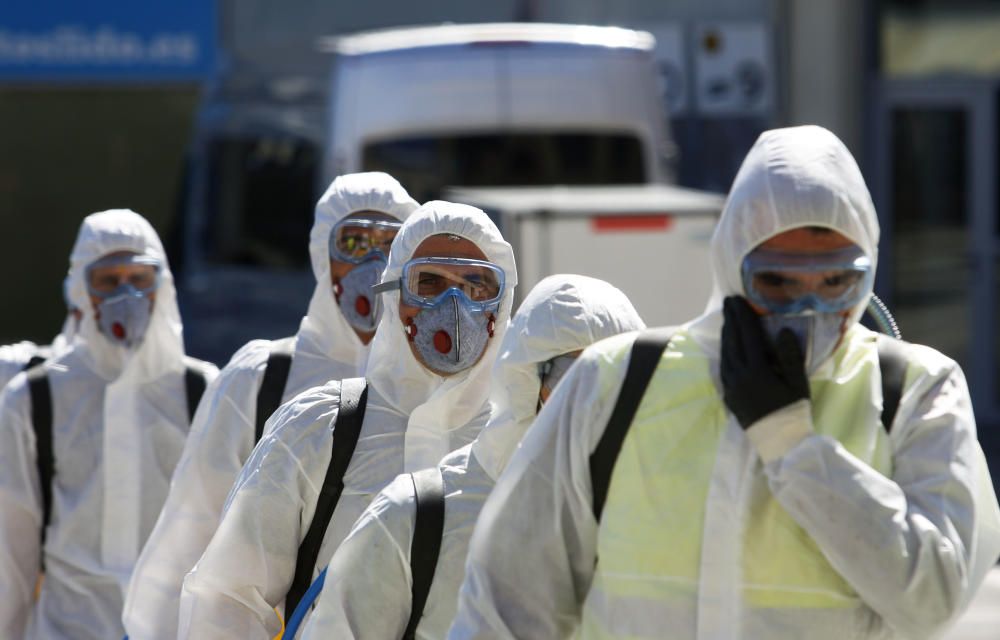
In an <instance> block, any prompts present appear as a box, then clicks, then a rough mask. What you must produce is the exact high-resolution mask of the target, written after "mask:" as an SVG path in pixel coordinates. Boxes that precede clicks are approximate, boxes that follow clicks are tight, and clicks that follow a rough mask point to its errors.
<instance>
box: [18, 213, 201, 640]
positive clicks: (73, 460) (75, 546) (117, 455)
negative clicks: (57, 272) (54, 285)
mask: <svg viewBox="0 0 1000 640" xmlns="http://www.w3.org/2000/svg"><path fill="white" fill-rule="evenodd" d="M116 251H132V252H135V253H139V254H143V255H147V256H152V257H155V258H157V259H159V260H161V261H162V271H161V282H160V287H159V289H158V290H157V293H156V302H155V304H154V307H153V313H152V319H151V322H150V326H149V329H148V331H147V333H146V337H145V339H144V340H143V342H142V343H141V344H140V345H139V346H138V347H137V348H136V349H135V350H134V351H128V350H126V349H124V348H122V347H120V346H118V345H115V344H112V343H111V342H110V341H109V340H107V339H106V338H105V337H104V336H103V335H101V334H100V333H99V332H98V329H97V325H96V323H95V321H94V311H93V307H92V305H91V303H90V300H89V298H88V297H87V293H86V287H85V281H84V277H85V273H84V272H85V269H86V267H87V266H88V265H89V264H91V263H92V262H94V261H95V260H96V259H98V258H100V257H102V256H105V255H107V254H109V253H112V252H116ZM69 279H70V283H71V286H70V294H71V299H72V300H71V301H72V304H73V306H74V307H75V308H77V309H79V310H81V312H82V313H83V318H82V322H81V324H80V330H79V333H77V334H76V335H75V336H74V338H73V341H72V345H71V346H70V347H69V349H68V351H66V352H65V353H63V354H62V355H61V356H58V357H56V358H54V359H52V360H49V361H48V362H46V363H45V365H44V367H45V369H46V371H47V372H48V377H49V381H50V385H51V389H52V415H53V425H52V426H53V443H54V445H53V446H54V455H55V461H56V467H55V477H54V480H53V503H52V521H51V523H50V525H49V527H48V535H47V539H46V543H45V549H44V551H45V574H46V575H45V582H44V585H43V587H42V590H41V596H40V599H39V600H38V602H37V603H35V602H34V596H33V591H34V586H35V581H36V578H37V576H38V573H39V562H38V559H39V555H40V552H41V550H40V549H39V542H40V535H39V530H40V525H41V516H42V512H41V509H42V505H41V488H40V485H39V478H38V471H37V467H36V444H35V436H34V430H33V427H32V423H31V403H30V397H29V393H28V388H27V384H26V376H25V375H24V374H19V375H18V376H17V377H16V378H15V379H14V380H13V381H12V382H11V383H10V384H9V385H8V387H7V389H6V390H5V391H4V393H3V395H2V396H0V637H3V638H38V639H42V638H44V639H47V640H52V639H59V638H67V639H68V638H73V639H87V638H113V637H118V636H121V635H122V634H123V633H124V631H123V629H122V625H121V621H120V618H121V607H122V601H123V599H124V596H125V587H126V585H127V583H128V580H129V576H130V574H131V571H132V567H133V564H134V563H135V560H136V557H137V556H138V553H139V549H140V547H141V546H142V543H143V542H144V541H145V539H146V537H147V536H148V535H149V532H150V530H151V529H152V527H153V523H154V522H155V520H156V516H157V514H158V513H159V510H160V506H161V505H162V504H163V500H164V498H165V497H166V495H167V486H168V482H169V479H170V474H171V473H172V471H173V468H174V465H175V464H176V462H177V460H178V458H179V457H180V453H181V448H182V447H183V444H184V439H185V437H186V435H187V433H188V428H189V418H188V409H187V397H186V393H185V386H184V369H185V364H187V365H189V366H196V367H198V368H200V369H201V371H202V372H203V373H204V374H205V377H206V378H207V380H208V381H211V379H212V378H213V377H214V376H215V374H216V369H215V367H214V366H212V365H210V364H207V363H198V362H197V361H194V360H193V359H190V358H185V357H184V352H183V346H182V341H181V323H180V316H179V314H178V312H177V304H176V300H175V292H174V285H173V277H172V276H171V274H170V268H169V265H167V262H166V256H165V255H164V253H163V247H162V246H161V244H160V241H159V238H158V237H157V235H156V233H155V231H154V230H153V228H152V227H151V226H150V225H149V223H148V222H146V220H145V219H143V218H142V217H141V216H139V215H138V214H136V213H134V212H132V211H126V210H112V211H105V212H102V213H96V214H93V215H91V216H88V217H87V218H86V219H85V220H84V221H83V224H82V226H81V228H80V232H79V235H78V236H77V241H76V244H75V246H74V248H73V253H72V256H71V263H70V276H69ZM25 627H27V630H26V631H25Z"/></svg>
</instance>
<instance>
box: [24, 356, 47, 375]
mask: <svg viewBox="0 0 1000 640" xmlns="http://www.w3.org/2000/svg"><path fill="white" fill-rule="evenodd" d="M46 360H48V358H47V357H45V356H42V355H37V354H36V355H33V356H31V358H29V359H28V361H27V362H26V363H24V366H23V367H21V371H27V370H28V369H34V368H35V367H37V366H38V365H40V364H42V363H43V362H45V361H46Z"/></svg>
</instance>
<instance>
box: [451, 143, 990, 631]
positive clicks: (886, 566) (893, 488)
mask: <svg viewBox="0 0 1000 640" xmlns="http://www.w3.org/2000/svg"><path fill="white" fill-rule="evenodd" d="M801 225H820V226H826V227H830V228H833V229H835V230H837V231H839V232H840V233H842V234H844V235H846V236H848V237H849V238H851V239H852V240H854V241H855V242H856V243H857V244H858V245H859V246H861V247H862V248H863V249H864V250H865V252H866V253H867V254H868V255H870V256H871V258H872V259H873V260H874V258H875V252H876V246H877V241H878V225H877V221H876V218H875V212H874V209H873V207H872V205H871V200H870V198H869V196H868V192H867V189H866V188H865V186H864V183H863V181H862V179H861V176H860V173H859V171H858V170H857V167H856V165H855V163H854V161H853V159H852V158H851V157H850V154H849V153H848V152H847V150H846V149H845V148H844V146H843V145H842V144H841V143H840V141H839V140H837V139H836V137H835V136H833V135H832V134H831V133H829V132H828V131H825V130H823V129H820V128H818V127H801V128H792V129H782V130H775V131H769V132H765V133H764V134H762V135H761V137H760V138H759V140H758V141H757V143H756V145H755V146H754V148H753V149H752V150H751V151H750V153H749V155H748V156H747V159H746V161H745V162H744V165H743V167H742V168H741V170H740V172H739V174H738V176H737V178H736V181H735V183H734V185H733V189H732V192H731V194H730V196H729V199H728V201H727V204H726V207H725V208H724V211H723V215H722V219H721V220H720V222H719V225H718V228H717V231H716V234H715V237H714V238H713V243H712V247H713V260H714V262H713V264H714V267H715V293H714V294H713V297H712V300H711V302H710V303H709V305H708V309H707V311H706V313H705V314H704V315H703V316H702V317H700V318H699V319H697V320H696V321H694V322H693V323H692V324H689V325H686V326H684V327H682V328H681V331H682V332H683V333H684V334H685V335H686V336H688V337H690V338H693V339H694V340H695V344H697V345H698V347H699V349H696V350H695V351H699V353H702V354H703V355H702V356H701V357H702V358H703V359H704V360H705V361H707V363H708V366H707V370H706V373H705V376H706V377H710V378H711V379H710V380H708V381H707V382H710V383H711V384H714V385H715V387H716V388H717V389H720V390H721V386H720V383H719V380H718V362H719V342H720V340H719V332H720V329H721V324H722V320H721V312H720V306H721V302H722V299H723V297H724V296H726V295H731V294H739V293H742V291H741V285H740V278H739V264H740V262H741V260H742V257H743V256H744V255H745V254H746V252H748V251H749V250H751V249H752V248H753V247H754V246H755V245H757V244H759V243H760V242H762V241H764V240H766V239H767V238H769V237H771V236H773V235H775V234H777V233H779V232H781V231H784V230H787V229H790V228H793V227H796V226H801ZM859 313H860V312H858V313H856V314H855V318H856V317H857V315H859ZM865 340H867V341H869V342H870V341H871V340H872V334H871V333H870V332H868V331H867V330H866V329H864V328H863V327H861V326H860V325H854V326H853V327H851V329H850V330H849V331H848V333H847V335H846V336H845V339H844V342H845V345H846V344H847V343H851V344H857V341H865ZM632 342H633V338H632V337H630V336H623V337H621V338H613V339H611V340H608V341H604V342H602V343H599V344H598V345H596V346H595V347H593V348H591V349H589V350H587V351H585V352H584V354H583V355H582V356H581V358H580V360H579V362H578V363H577V364H576V365H575V366H574V367H573V369H572V370H571V371H570V372H569V373H568V374H567V376H566V378H565V379H564V380H563V381H562V382H561V383H560V385H559V388H558V389H557V390H556V392H555V393H554V394H553V396H552V397H551V398H550V399H549V402H548V403H547V404H546V405H545V407H544V408H543V410H542V412H541V413H540V414H539V417H538V420H537V421H536V423H535V425H534V426H533V427H532V429H531V431H530V432H529V433H528V435H527V436H526V437H525V439H524V441H523V442H522V443H521V447H520V448H519V450H518V452H517V453H516V454H515V455H514V457H513V458H512V460H511V462H510V464H509V466H508V468H507V469H506V471H505V473H504V475H503V476H502V477H501V478H500V480H499V481H498V483H497V486H496V488H495V489H494V491H493V493H492V494H491V497H490V498H489V500H488V501H487V503H486V505H485V507H484V508H483V512H482V514H481V516H480V520H479V523H478V525H477V527H476V530H475V533H474V535H473V539H472V541H471V543H470V550H469V556H468V560H467V565H466V578H465V582H464V583H463V585H462V588H461V591H460V595H459V604H458V614H457V616H456V619H455V622H454V624H453V627H452V629H451V631H450V634H449V636H448V637H449V638H452V639H454V640H463V639H468V638H524V637H546V638H556V637H568V636H569V635H570V634H572V633H574V632H576V633H579V634H580V637H596V636H599V635H600V632H599V631H595V628H590V629H589V631H588V628H587V625H586V624H584V625H582V626H581V620H584V621H587V620H595V619H596V620H599V621H600V627H602V628H603V629H605V630H606V631H605V633H608V634H609V635H610V636H615V637H621V636H627V637H630V638H659V637H663V635H664V633H665V631H664V630H666V629H669V630H670V631H669V635H670V637H673V638H698V639H703V638H713V639H716V638H717V639H722V638H726V639H732V638H774V637H788V638H791V637H809V638H813V639H817V638H829V639H831V640H833V639H834V638H837V639H840V638H922V637H931V636H933V635H934V634H936V633H939V632H940V630H941V629H942V627H943V626H945V625H946V624H947V622H948V621H949V620H950V619H952V618H953V617H954V616H955V615H956V614H957V613H958V612H959V611H960V610H961V608H962V607H963V606H964V605H965V603H967V602H968V600H969V598H970V597H971V595H972V593H973V592H974V591H975V589H976V588H977V587H978V585H979V583H980V581H981V579H982V575H983V574H984V573H985V568H988V567H989V566H991V565H992V562H993V561H994V560H995V558H996V554H997V551H998V546H997V545H998V542H1000V530H998V525H997V518H998V511H997V504H996V497H995V496H994V495H993V492H992V487H991V486H990V485H989V478H988V474H987V473H986V471H985V467H984V466H983V465H984V461H983V460H982V455H981V452H980V451H979V448H978V444H977V442H976V439H975V421H974V418H973V415H972V408H971V403H970V400H969V395H968V390H967V387H966V384H965V379H964V377H963V375H962V372H961V370H960V369H959V368H958V366H957V365H956V364H955V363H954V362H953V361H951V360H949V359H948V358H946V357H945V356H943V355H941V354H939V353H937V352H935V351H933V350H931V349H929V348H926V347H914V350H913V352H912V354H911V358H912V359H911V361H910V362H911V364H910V370H911V371H913V372H920V373H919V375H918V374H914V375H910V376H908V378H907V386H906V389H905V391H904V393H903V395H902V400H901V403H900V406H899V410H898V413H897V417H896V421H895V427H894V429H893V431H892V432H891V434H890V436H889V442H890V446H891V452H890V453H891V465H892V473H891V476H890V477H886V476H884V475H882V474H881V473H879V472H877V471H876V470H875V469H873V468H872V467H870V466H869V465H868V464H866V463H864V462H862V461H861V460H859V459H858V458H857V457H855V456H854V455H852V454H851V453H850V452H848V451H847V450H846V449H845V448H844V447H843V446H841V444H840V443H839V442H838V441H837V440H836V439H834V438H831V437H828V436H821V435H817V434H815V433H810V434H807V435H804V437H799V436H800V435H801V433H799V434H796V435H795V436H794V437H793V438H792V437H790V440H794V441H795V443H794V444H791V446H790V447H777V449H779V450H782V451H783V454H782V455H780V457H778V458H777V459H775V460H773V461H772V462H770V463H769V464H767V465H762V463H761V462H760V459H759V457H758V454H757V452H756V451H755V449H754V447H753V445H752V444H751V442H750V440H749V439H748V438H747V436H746V434H745V433H744V431H743V430H742V429H741V428H740V427H739V425H738V424H737V423H736V421H735V418H734V417H733V416H732V415H731V414H728V412H726V416H727V417H726V423H725V424H723V425H717V424H716V423H715V422H714V420H715V418H714V417H713V416H714V415H715V413H714V412H711V413H712V415H706V416H705V418H704V420H705V423H704V424H703V425H698V427H697V428H698V429H708V428H721V429H722V438H721V440H720V441H719V443H718V447H717V449H716V450H714V451H712V450H707V451H705V452H704V454H705V455H707V456H711V457H713V458H714V466H713V467H712V471H711V481H710V484H709V486H708V493H707V498H706V502H705V519H704V524H703V529H702V540H701V544H700V548H701V550H702V552H701V556H700V558H699V560H698V563H699V569H698V571H697V574H696V575H697V576H698V578H697V585H696V589H695V590H694V591H693V593H694V595H693V596H691V597H689V596H687V595H686V594H687V593H688V591H687V590H686V589H683V588H677V589H676V591H674V592H671V591H670V589H669V586H668V585H666V583H664V586H663V587H661V590H660V591H658V593H660V594H664V593H675V594H676V595H674V596H662V597H658V598H656V599H654V600H648V599H643V598H642V596H636V597H635V598H634V599H631V600H628V601H623V600H621V599H619V600H602V599H601V598H600V596H598V597H592V596H594V595H595V594H594V593H593V591H591V584H592V580H593V578H594V575H595V561H596V560H597V558H596V545H597V541H598V533H599V528H598V523H597V522H596V521H595V518H594V514H593V511H592V501H593V496H592V489H591V478H590V468H589V464H588V463H589V457H590V455H591V453H592V452H593V451H594V448H595V447H596V446H597V443H598V442H599V441H600V438H601V436H602V434H603V432H604V428H605V426H606V423H607V420H608V418H609V416H610V413H611V411H612V409H613V405H614V400H615V398H616V397H617V395H618V392H619V390H620V388H621V385H622V379H623V377H624V373H625V369H626V367H627V366H628V355H627V354H628V350H629V348H630V347H631V344H632ZM845 348H846V346H844V345H842V346H841V347H839V348H838V351H840V350H842V349H845ZM672 357H681V351H680V350H679V349H678V348H677V347H675V346H671V347H670V349H669V350H668V352H667V354H666V355H665V359H666V360H669V359H670V358H672ZM832 363H833V359H831V360H829V361H827V363H826V365H825V366H823V367H820V368H819V370H818V371H816V372H815V373H814V374H813V375H812V377H811V378H810V381H811V383H814V384H815V383H816V382H817V381H818V380H829V381H836V383H837V384H843V383H847V382H849V380H847V379H846V376H847V375H848V374H847V373H846V372H842V371H837V370H836V369H835V366H834V365H833V364H832ZM876 375H877V374H876ZM838 376H844V377H838ZM870 388H871V397H870V398H868V399H866V400H864V401H862V402H860V403H859V406H857V407H844V411H845V414H844V415H845V416H849V415H864V416H866V417H867V420H869V421H871V422H870V423H866V424H865V425H863V426H862V425H860V424H845V427H846V428H848V429H852V428H864V429H872V428H874V427H875V426H877V427H878V428H881V427H880V425H877V423H875V421H877V420H878V416H879V413H880V410H881V402H882V399H881V391H880V389H881V387H880V386H879V384H878V380H877V377H875V378H873V379H871V380H870ZM668 393H669V389H666V388H656V387H655V386H654V387H652V388H651V389H650V390H649V392H647V398H648V397H650V395H651V394H668ZM660 397H662V396H660ZM814 400H815V398H814ZM678 402H681V400H679V401H678ZM718 402H721V400H720V401H717V404H716V406H718ZM680 406H683V405H680ZM851 410H853V414H852V413H851ZM668 416H669V414H668V415H665V416H664V417H663V418H661V420H662V421H663V425H664V427H667V426H669V425H670V422H669V417H668ZM847 419H848V420H850V418H847ZM786 426H787V425H786ZM783 428H785V427H783ZM627 442H628V439H626V443H627ZM769 451H770V449H769ZM619 462H621V460H620V459H619ZM633 468H634V467H633ZM651 490H652V487H651ZM768 495H772V496H773V497H774V498H775V499H776V500H777V501H778V502H779V503H780V505H781V507H782V509H784V510H785V511H786V512H787V513H788V515H790V516H791V518H792V519H793V520H794V521H795V522H796V523H797V524H798V525H799V526H800V527H801V528H802V529H803V530H804V531H805V532H806V533H807V534H808V536H810V537H811V538H812V539H813V541H814V542H815V543H816V545H818V547H819V549H820V551H821V552H822V554H823V556H825V557H826V558H827V559H828V561H829V563H830V565H831V566H832V567H834V569H835V570H836V572H837V573H839V574H840V576H841V577H843V578H844V580H846V581H847V583H849V585H850V587H851V588H853V589H854V591H856V593H857V598H856V599H855V600H852V601H850V602H849V603H846V604H845V605H844V606H842V607H833V608H825V609H824V608H817V609H812V608H800V609H795V608H782V607H772V608H752V607H749V606H745V603H744V601H743V599H742V594H743V589H744V588H745V586H746V585H744V584H743V582H742V575H741V567H742V566H743V555H742V554H743V549H744V544H745V542H746V541H745V539H744V526H745V524H746V523H747V521H748V520H749V519H750V518H752V517H754V513H752V512H751V499H752V498H753V497H756V498H757V499H758V500H760V499H761V498H762V497H764V496H768ZM640 500H641V496H640V497H637V501H640ZM604 513H605V515H606V514H607V513H608V506H607V505H606V507H605V511H604ZM634 526H635V527H642V526H643V522H641V521H640V522H636V524H635V525H634ZM662 526H670V524H669V523H665V524H663V525H662ZM618 530H619V531H620V530H621V529H618ZM622 544H623V546H626V547H627V545H628V541H624V542H623V543H622ZM614 578H615V580H617V582H616V584H622V582H623V581H626V582H627V581H628V580H629V577H628V576H621V575H618V576H615V577H614ZM636 584H638V583H636ZM677 586H678V587H680V586H681V585H677ZM589 633H593V634H594V635H589ZM601 637H603V636H601Z"/></svg>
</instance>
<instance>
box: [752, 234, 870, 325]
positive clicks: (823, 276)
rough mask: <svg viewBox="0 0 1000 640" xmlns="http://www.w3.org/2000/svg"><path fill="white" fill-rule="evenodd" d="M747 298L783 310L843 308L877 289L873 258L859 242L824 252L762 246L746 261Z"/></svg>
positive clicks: (836, 309) (778, 311) (788, 311)
mask: <svg viewBox="0 0 1000 640" xmlns="http://www.w3.org/2000/svg"><path fill="white" fill-rule="evenodd" d="M742 276H743V290H744V292H745V293H746V296H747V298H748V299H749V300H750V301H751V302H753V303H756V304H757V305H759V306H761V307H764V308H765V309H767V310H768V311H770V312H772V313H777V314H795V313H801V312H803V311H806V310H812V311H818V312H824V313H826V312H840V311H845V310H847V309H850V308H852V307H854V306H855V305H857V304H858V303H860V302H861V301H862V300H863V299H864V298H865V297H866V296H867V295H869V294H870V293H871V289H872V281H873V280H874V277H875V273H874V270H873V269H872V262H871V259H870V258H869V257H868V256H866V255H865V253H864V251H862V250H861V248H859V247H856V246H851V247H847V248H844V249H838V250H836V251H828V252H823V253H790V252H784V251H772V250H767V249H756V250H754V251H751V252H750V253H749V254H748V255H747V257H746V258H744V260H743V267H742Z"/></svg>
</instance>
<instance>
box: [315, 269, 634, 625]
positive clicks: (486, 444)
mask: <svg viewBox="0 0 1000 640" xmlns="http://www.w3.org/2000/svg"><path fill="white" fill-rule="evenodd" d="M644 327H645V325H644V324H643V322H642V320H641V319H640V318H639V314H638V313H637V312H636V310H635V308H634V307H633V306H632V303H631V302H629V300H628V298H627V297H625V294H624V293H622V292H621V291H619V290H618V289H616V288H615V287H613V286H612V285H610V284H608V283H606V282H604V281H602V280H596V279H594V278H588V277H585V276H576V275H554V276H549V277H547V278H545V279H543V280H542V281H541V282H539V283H538V284H537V285H536V286H535V287H534V288H533V289H532V290H531V292H530V293H529V294H528V295H527V296H526V297H525V299H524V302H522V303H521V306H520V308H519V309H518V311H517V313H516V314H515V315H514V319H513V320H512V321H511V326H510V328H509V329H508V330H507V334H506V335H505V336H504V340H503V344H502V345H501V347H500V355H499V357H498V358H497V361H496V364H495V365H494V367H493V387H492V392H491V396H490V404H491V405H492V410H491V416H490V421H489V423H488V424H487V425H486V427H484V429H483V431H482V432H481V433H480V434H479V437H478V438H476V441H475V442H473V443H472V445H470V446H467V447H463V448H462V449H459V450H458V451H455V452H452V453H450V454H448V455H447V456H446V457H445V458H444V459H443V460H442V461H441V462H440V463H438V468H439V469H440V470H441V475H442V478H443V479H444V490H445V491H444V493H445V517H444V530H443V534H442V540H441V550H440V553H439V555H438V562H437V569H436V570H435V573H434V581H433V583H432V585H431V589H430V592H429V594H428V599H427V604H426V606H425V608H424V612H423V616H422V617H421V619H420V623H419V624H418V625H417V637H418V638H423V639H430V638H444V637H445V636H446V634H447V632H448V627H449V626H450V625H451V621H452V618H454V616H455V607H456V604H457V595H458V587H459V585H460V584H461V582H462V576H463V573H464V566H465V556H466V552H467V550H468V547H469V538H470V537H471V536H472V529H473V526H474V525H475V523H476V519H477V518H478V516H479V511H480V509H481V508H482V506H483V503H484V502H485V501H486V497H487V496H488V495H489V492H490V490H491V489H492V488H493V484H494V482H495V481H496V478H497V477H498V476H499V474H500V472H501V471H502V470H503V468H504V466H506V464H507V460H508V459H509V458H510V455H511V454H512V453H513V452H514V449H515V448H516V447H517V443H518V442H519V441H520V440H521V437H522V436H523V435H524V433H525V432H526V431H527V430H528V428H529V427H530V426H531V423H532V421H533V420H534V418H535V411H536V408H537V406H538V391H539V387H540V386H541V384H540V380H539V377H538V365H539V364H540V363H542V362H545V361H546V360H549V359H550V358H553V357H555V356H557V355H561V354H564V353H569V352H572V351H577V350H579V349H584V348H585V347H587V346H589V345H591V344H593V343H594V342H596V341H598V340H600V339H602V338H607V337H610V336H612V335H616V334H619V333H625V332H628V331H636V330H639V329H642V328H644ZM415 517H416V507H415V500H414V492H413V483H412V481H411V479H410V476H409V475H408V474H406V475H401V476H399V477H397V478H396V480H395V481H393V483H392V484H390V485H389V486H388V487H386V488H385V489H383V490H382V491H381V492H380V493H379V495H377V496H376V497H375V499H374V500H373V501H372V504H371V505H370V506H369V507H368V509H366V510H365V512H364V514H362V516H361V518H360V519H359V520H358V522H357V523H356V524H355V525H354V528H353V529H352V530H351V533H350V535H348V537H347V539H346V540H344V542H343V544H342V545H341V546H340V548H338V549H337V552H336V553H335V554H334V555H333V559H332V560H331V561H330V565H329V568H328V570H327V577H326V584H325V585H324V587H323V592H322V595H321V596H320V598H319V602H318V604H317V606H316V610H315V612H314V613H313V615H312V616H311V617H310V618H309V621H308V624H307V626H306V629H305V632H304V635H303V638H305V639H306V640H320V639H322V638H345V639H346V638H358V639H360V638H365V639H371V640H377V639H382V640H398V639H399V638H400V637H401V636H402V634H403V631H404V630H405V629H406V625H407V622H408V621H409V617H410V611H411V605H412V594H411V592H410V585H411V582H412V577H411V573H410V548H411V545H412V542H413V530H414V522H415Z"/></svg>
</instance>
